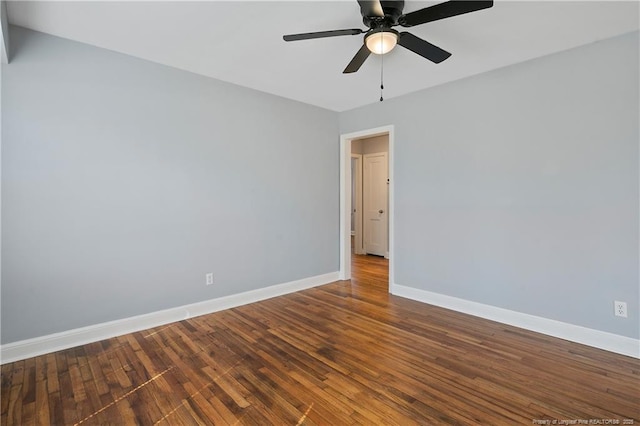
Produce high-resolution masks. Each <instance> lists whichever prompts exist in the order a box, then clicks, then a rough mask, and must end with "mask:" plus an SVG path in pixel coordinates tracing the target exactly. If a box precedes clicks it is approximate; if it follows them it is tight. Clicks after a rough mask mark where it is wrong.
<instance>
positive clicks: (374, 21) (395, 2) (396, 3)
mask: <svg viewBox="0 0 640 426" xmlns="http://www.w3.org/2000/svg"><path fill="white" fill-rule="evenodd" d="M380 5H381V6H382V10H383V11H384V17H381V16H365V15H363V16H362V22H363V23H364V24H365V25H366V26H367V27H369V28H378V27H391V26H394V25H398V19H399V18H400V16H402V10H403V9H404V0H382V1H380Z"/></svg>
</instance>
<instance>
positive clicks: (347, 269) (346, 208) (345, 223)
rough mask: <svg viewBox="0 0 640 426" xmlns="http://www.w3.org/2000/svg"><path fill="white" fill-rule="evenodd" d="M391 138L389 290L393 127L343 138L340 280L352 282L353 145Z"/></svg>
mask: <svg viewBox="0 0 640 426" xmlns="http://www.w3.org/2000/svg"><path fill="white" fill-rule="evenodd" d="M385 134H388V135H389V290H390V289H391V287H392V285H393V283H394V282H395V279H394V264H395V256H394V251H395V250H394V247H395V238H394V235H395V232H394V228H395V226H394V222H395V221H394V216H395V214H394V210H395V197H394V186H395V180H394V172H393V162H394V147H395V143H394V126H393V125H388V126H383V127H377V128H374V129H367V130H361V131H358V132H353V133H345V134H341V135H340V275H339V277H340V279H341V280H348V279H351V141H353V140H355V139H363V138H369V137H374V136H380V135H385Z"/></svg>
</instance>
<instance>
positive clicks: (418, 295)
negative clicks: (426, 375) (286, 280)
mask: <svg viewBox="0 0 640 426" xmlns="http://www.w3.org/2000/svg"><path fill="white" fill-rule="evenodd" d="M389 291H390V292H391V293H392V294H394V295H396V296H401V297H406V298H407V299H413V300H417V301H419V302H423V303H428V304H430V305H436V306H440V307H442V308H447V309H451V310H454V311H458V312H463V313H465V314H469V315H473V316H476V317H480V318H485V319H489V320H492V321H497V322H501V323H503V324H508V325H512V326H515V327H519V328H524V329H526V330H530V331H535V332H537V333H542V334H546V335H548V336H553V337H558V338H560V339H564V340H569V341H571V342H576V343H581V344H584V345H588V346H593V347H596V348H599V349H604V350H606V351H610V352H615V353H618V354H622V355H626V356H631V357H634V358H640V340H637V339H632V338H630V337H626V336H620V335H617V334H613V333H607V332H604V331H599V330H593V329H590V328H586V327H581V326H578V325H573V324H568V323H565V322H561V321H556V320H552V319H548V318H542V317H537V316H534V315H529V314H524V313H521V312H516V311H511V310H508V309H503V308H497V307H495V306H491V305H485V304H482V303H478V302H472V301H469V300H464V299H459V298H457V297H452V296H447V295H444V294H439V293H433V292H430V291H425V290H419V289H416V288H412V287H406V286H403V285H399V284H392V285H391V287H390V289H389Z"/></svg>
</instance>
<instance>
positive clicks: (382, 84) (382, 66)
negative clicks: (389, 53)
mask: <svg viewBox="0 0 640 426" xmlns="http://www.w3.org/2000/svg"><path fill="white" fill-rule="evenodd" d="M380 51H381V52H382V36H381V37H380ZM383 77H384V53H383V54H382V55H380V102H382V101H383V100H384V98H383V97H382V91H383V90H384V83H383Z"/></svg>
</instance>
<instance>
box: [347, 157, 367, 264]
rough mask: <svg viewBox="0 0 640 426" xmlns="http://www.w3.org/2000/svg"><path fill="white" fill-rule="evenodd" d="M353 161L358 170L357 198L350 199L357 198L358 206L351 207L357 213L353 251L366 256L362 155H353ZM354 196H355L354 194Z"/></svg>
mask: <svg viewBox="0 0 640 426" xmlns="http://www.w3.org/2000/svg"><path fill="white" fill-rule="evenodd" d="M353 160H355V164H356V167H355V170H356V176H355V182H354V186H355V188H356V193H355V197H350V199H353V198H355V199H356V205H355V206H354V205H351V211H353V209H354V208H355V210H356V212H355V214H354V222H355V224H354V225H355V226H354V228H355V229H354V231H355V235H354V239H353V242H354V248H353V251H354V252H355V254H364V248H363V242H362V241H363V232H364V230H363V227H362V154H351V161H352V162H353ZM351 179H353V176H351ZM352 195H353V194H352Z"/></svg>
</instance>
